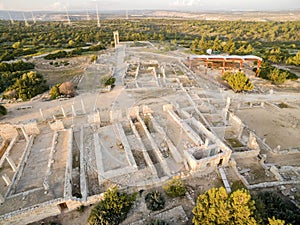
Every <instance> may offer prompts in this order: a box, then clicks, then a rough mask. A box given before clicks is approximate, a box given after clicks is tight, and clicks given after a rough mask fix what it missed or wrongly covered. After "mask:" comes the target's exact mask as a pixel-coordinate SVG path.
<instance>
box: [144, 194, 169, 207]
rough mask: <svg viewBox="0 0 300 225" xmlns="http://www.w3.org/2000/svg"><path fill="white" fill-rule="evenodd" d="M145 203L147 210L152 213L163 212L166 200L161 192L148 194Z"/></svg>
mask: <svg viewBox="0 0 300 225" xmlns="http://www.w3.org/2000/svg"><path fill="white" fill-rule="evenodd" d="M145 201H146V205H147V208H148V209H150V210H152V211H157V210H161V209H163V208H164V207H165V199H164V197H163V196H162V194H161V193H160V192H159V191H153V192H151V193H148V194H147V195H146V197H145Z"/></svg>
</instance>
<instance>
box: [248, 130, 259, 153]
mask: <svg viewBox="0 0 300 225" xmlns="http://www.w3.org/2000/svg"><path fill="white" fill-rule="evenodd" d="M247 147H248V148H250V149H253V150H258V149H259V145H258V143H257V141H256V137H255V135H254V133H253V132H250V134H249V139H248V143H247Z"/></svg>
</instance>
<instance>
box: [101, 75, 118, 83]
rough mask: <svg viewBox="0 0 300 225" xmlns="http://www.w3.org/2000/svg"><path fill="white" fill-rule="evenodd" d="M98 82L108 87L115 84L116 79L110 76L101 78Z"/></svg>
mask: <svg viewBox="0 0 300 225" xmlns="http://www.w3.org/2000/svg"><path fill="white" fill-rule="evenodd" d="M100 82H101V84H102V85H104V86H108V85H111V86H113V85H114V83H115V82H116V78H114V77H112V76H109V75H106V76H103V77H101V78H100Z"/></svg>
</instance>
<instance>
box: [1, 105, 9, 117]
mask: <svg viewBox="0 0 300 225" xmlns="http://www.w3.org/2000/svg"><path fill="white" fill-rule="evenodd" d="M6 114H7V110H6V108H5V107H4V106H3V105H0V116H4V115H6Z"/></svg>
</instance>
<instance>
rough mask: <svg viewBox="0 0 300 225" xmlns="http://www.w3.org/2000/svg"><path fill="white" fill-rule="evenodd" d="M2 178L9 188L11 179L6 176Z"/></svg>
mask: <svg viewBox="0 0 300 225" xmlns="http://www.w3.org/2000/svg"><path fill="white" fill-rule="evenodd" d="M2 178H3V180H4V182H5V183H6V185H7V186H9V185H11V180H10V179H9V177H8V176H7V175H6V174H4V175H2Z"/></svg>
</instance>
